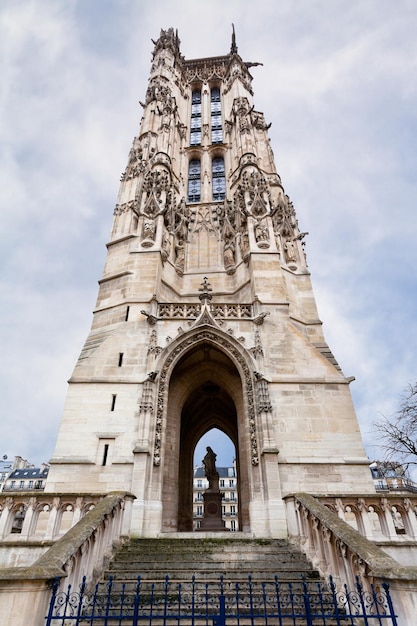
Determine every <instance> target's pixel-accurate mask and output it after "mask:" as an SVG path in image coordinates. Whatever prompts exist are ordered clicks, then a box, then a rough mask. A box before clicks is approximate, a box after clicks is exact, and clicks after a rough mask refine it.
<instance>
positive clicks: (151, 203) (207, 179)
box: [47, 29, 374, 537]
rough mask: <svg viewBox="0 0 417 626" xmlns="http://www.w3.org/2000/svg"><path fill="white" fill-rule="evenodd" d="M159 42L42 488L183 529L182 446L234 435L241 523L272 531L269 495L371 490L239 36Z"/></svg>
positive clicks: (141, 524)
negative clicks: (115, 504) (189, 46)
mask: <svg viewBox="0 0 417 626" xmlns="http://www.w3.org/2000/svg"><path fill="white" fill-rule="evenodd" d="M179 45H180V41H179V39H178V35H177V34H176V33H175V32H174V30H173V29H169V30H167V31H164V30H162V31H161V34H160V37H159V39H158V40H157V42H156V43H155V48H154V52H153V59H152V66H151V73H150V78H149V85H148V89H147V91H146V96H145V99H144V101H143V102H141V105H142V107H143V117H142V121H141V125H140V131H139V134H138V136H137V137H135V139H134V141H133V145H132V148H131V150H130V153H129V157H128V164H127V167H126V170H125V172H124V173H123V175H122V179H121V185H120V192H119V196H118V200H117V204H116V207H115V210H114V221H113V228H112V232H111V237H110V241H109V243H108V244H107V247H108V254H107V260H106V263H105V267H104V272H103V276H102V278H101V280H100V281H99V284H100V288H99V294H98V299H97V305H96V308H95V310H94V318H93V323H92V327H91V331H90V334H89V335H88V337H87V340H86V342H85V345H84V347H83V349H82V351H81V354H80V357H79V359H78V361H77V364H76V366H75V369H74V372H73V374H72V376H71V379H70V381H69V391H68V397H67V400H66V405H65V409H64V414H63V418H62V423H61V427H60V430H59V434H58V439H57V444H56V449H55V452H54V456H53V458H52V460H51V470H50V474H49V479H48V485H47V490H49V491H50V492H51V491H54V492H61V493H62V492H74V490H75V491H79V492H93V493H107V492H109V491H113V490H127V491H131V492H132V493H133V494H134V495H135V496H136V500H135V503H134V508H133V517H132V526H131V530H132V532H134V533H136V534H139V535H142V536H151V535H156V534H159V533H161V532H162V533H163V532H176V531H179V532H181V531H191V530H192V476H193V452H194V449H195V446H196V444H197V442H198V441H199V439H200V438H201V437H202V436H203V435H204V434H205V433H206V432H207V431H209V430H210V429H212V428H213V427H216V428H218V429H220V430H222V431H223V432H224V433H225V434H226V435H227V436H228V437H230V439H231V440H232V442H233V444H234V446H235V450H236V459H237V472H238V477H239V503H240V510H239V515H240V519H239V528H240V529H241V530H242V531H243V532H250V533H253V534H255V535H256V536H265V537H283V536H285V535H286V533H287V521H286V516H285V507H284V503H283V499H282V498H283V496H285V495H288V494H289V493H293V492H300V491H305V492H309V493H313V494H323V493H325V494H329V493H330V494H346V493H351V492H352V493H353V492H357V490H358V485H359V486H360V490H361V492H362V493H364V494H366V493H374V487H373V484H372V481H371V478H370V474H369V470H368V461H367V459H366V455H365V452H364V448H363V444H362V441H361V436H360V432H359V428H358V423H357V419H356V415H355V411H354V408H353V404H352V400H351V396H350V391H349V382H350V380H349V379H346V377H345V376H344V374H343V373H342V371H341V369H340V367H339V366H338V364H337V362H336V361H335V359H334V357H333V355H332V353H331V351H330V349H329V347H328V346H327V344H326V342H325V340H324V337H323V333H322V325H321V322H320V320H319V317H318V314H317V310H316V304H315V299H314V294H313V291H312V287H311V283H310V275H309V271H308V269H307V265H306V259H305V253H304V248H303V238H304V235H305V233H303V232H300V229H299V226H298V222H297V218H296V215H295V211H294V207H293V205H292V203H291V201H290V199H289V197H288V195H286V193H285V191H284V188H283V186H282V183H281V179H280V176H279V174H278V173H277V171H276V167H275V163H274V156H273V153H272V150H271V147H270V143H269V139H268V124H267V122H266V121H265V118H264V115H263V113H261V112H259V111H257V110H256V109H255V107H254V104H253V91H252V76H251V74H250V72H249V68H250V66H251V63H245V62H244V61H243V60H242V59H241V57H240V56H239V54H238V49H237V46H236V40H235V36H234V33H233V37H232V45H231V48H230V52H229V54H226V55H224V56H217V57H211V58H201V59H191V60H186V59H184V57H183V56H182V55H181V53H180V48H179Z"/></svg>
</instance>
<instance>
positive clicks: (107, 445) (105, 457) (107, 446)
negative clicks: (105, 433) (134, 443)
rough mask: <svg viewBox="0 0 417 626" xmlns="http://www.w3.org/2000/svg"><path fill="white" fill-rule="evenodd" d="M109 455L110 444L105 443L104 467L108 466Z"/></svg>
mask: <svg viewBox="0 0 417 626" xmlns="http://www.w3.org/2000/svg"><path fill="white" fill-rule="evenodd" d="M108 454H109V444H108V443H105V444H104V450H103V461H102V463H101V464H102V465H103V466H104V465H106V463H107V455H108Z"/></svg>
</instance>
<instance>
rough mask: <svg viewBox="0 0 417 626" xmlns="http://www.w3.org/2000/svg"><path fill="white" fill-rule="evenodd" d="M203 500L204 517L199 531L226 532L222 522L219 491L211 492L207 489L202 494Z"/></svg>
mask: <svg viewBox="0 0 417 626" xmlns="http://www.w3.org/2000/svg"><path fill="white" fill-rule="evenodd" d="M203 499H204V517H203V519H202V520H201V525H200V528H199V530H207V531H209V532H210V531H213V532H216V531H219V530H221V531H223V532H224V531H225V530H228V529H227V528H226V526H225V523H224V521H223V520H222V494H221V493H220V491H211V490H210V489H207V491H205V492H204V493H203Z"/></svg>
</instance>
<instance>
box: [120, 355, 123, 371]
mask: <svg viewBox="0 0 417 626" xmlns="http://www.w3.org/2000/svg"><path fill="white" fill-rule="evenodd" d="M122 363H123V352H119V367H122Z"/></svg>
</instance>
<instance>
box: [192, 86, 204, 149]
mask: <svg viewBox="0 0 417 626" xmlns="http://www.w3.org/2000/svg"><path fill="white" fill-rule="evenodd" d="M200 144H201V91H200V89H195V90H194V91H193V93H192V96H191V130H190V145H191V146H199V145H200Z"/></svg>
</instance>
